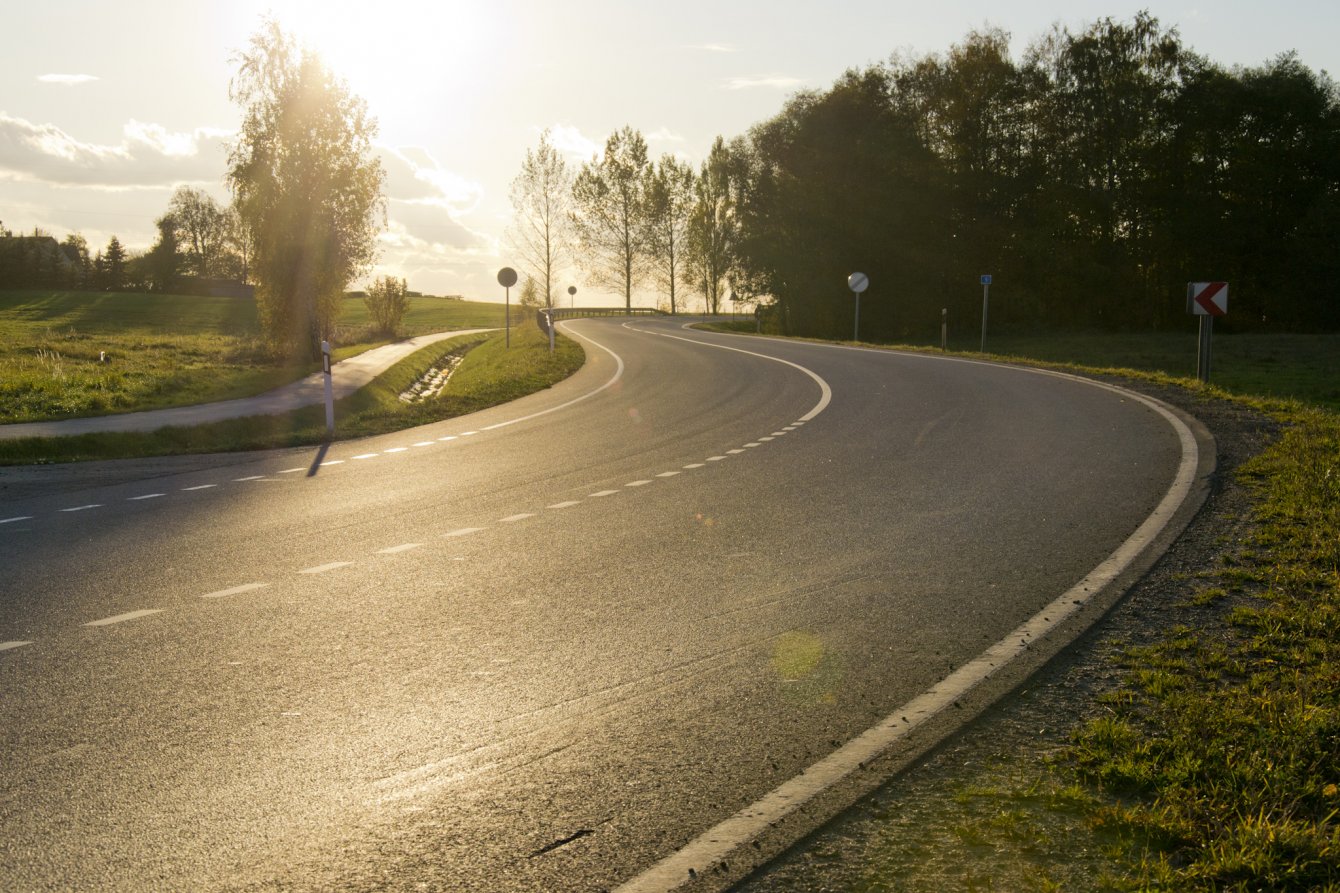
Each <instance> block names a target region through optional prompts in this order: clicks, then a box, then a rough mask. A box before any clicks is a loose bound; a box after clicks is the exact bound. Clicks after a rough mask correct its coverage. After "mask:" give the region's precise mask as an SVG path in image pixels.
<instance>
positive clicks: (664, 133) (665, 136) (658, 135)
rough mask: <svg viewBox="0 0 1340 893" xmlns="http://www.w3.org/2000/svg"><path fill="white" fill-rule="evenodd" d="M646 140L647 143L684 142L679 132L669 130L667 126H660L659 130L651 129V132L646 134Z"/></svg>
mask: <svg viewBox="0 0 1340 893" xmlns="http://www.w3.org/2000/svg"><path fill="white" fill-rule="evenodd" d="M647 142H649V143H682V142H684V137H682V136H680V135H679V134H677V133H675V132H673V131H672V130H670V128H668V127H662V128H660V129H659V130H653V131H652V132H651V133H649V134H647Z"/></svg>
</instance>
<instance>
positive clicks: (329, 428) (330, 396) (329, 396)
mask: <svg viewBox="0 0 1340 893" xmlns="http://www.w3.org/2000/svg"><path fill="white" fill-rule="evenodd" d="M321 369H322V371H323V372H325V373H326V375H325V378H326V433H327V434H332V435H333V434H334V433H335V387H334V385H333V384H332V383H331V380H330V342H329V341H322V342H321Z"/></svg>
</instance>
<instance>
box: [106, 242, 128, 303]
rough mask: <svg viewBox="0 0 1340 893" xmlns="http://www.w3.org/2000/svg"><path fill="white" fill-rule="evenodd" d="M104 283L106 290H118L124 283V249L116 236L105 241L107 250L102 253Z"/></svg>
mask: <svg viewBox="0 0 1340 893" xmlns="http://www.w3.org/2000/svg"><path fill="white" fill-rule="evenodd" d="M102 260H103V264H104V266H103V270H104V274H103V275H104V285H103V287H104V288H105V289H106V290H107V291H118V290H120V288H121V287H122V286H124V285H125V284H126V249H125V248H123V247H122V246H121V240H120V239H118V238H117V237H116V236H112V238H111V239H110V240H109V241H108V242H107V250H106V252H104V253H103V255H102Z"/></svg>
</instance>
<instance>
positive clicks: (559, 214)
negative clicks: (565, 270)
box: [508, 129, 572, 307]
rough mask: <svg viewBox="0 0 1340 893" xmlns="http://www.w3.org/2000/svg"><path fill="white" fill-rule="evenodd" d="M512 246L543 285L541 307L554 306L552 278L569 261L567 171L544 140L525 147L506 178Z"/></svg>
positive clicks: (569, 177) (569, 178) (569, 175)
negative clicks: (513, 175)
mask: <svg viewBox="0 0 1340 893" xmlns="http://www.w3.org/2000/svg"><path fill="white" fill-rule="evenodd" d="M512 212H513V217H512V226H511V228H510V229H509V231H508V234H509V236H510V238H511V241H512V245H513V247H514V248H515V249H516V251H517V253H518V254H519V255H520V257H521V264H522V266H523V267H524V268H525V269H526V271H527V272H528V273H529V274H530V275H532V276H534V277H535V278H536V280H538V281H539V282H540V283H542V284H543V286H544V305H545V306H546V307H552V306H553V305H554V278H555V277H556V275H557V273H558V271H559V270H560V269H561V268H562V267H564V266H566V265H567V263H568V262H569V260H570V259H571V244H570V238H571V232H570V231H571V228H572V172H571V171H570V170H569V169H568V165H567V162H566V161H564V159H563V156H562V155H560V154H559V152H558V150H557V149H555V148H554V145H553V143H552V142H550V140H549V131H548V130H547V129H546V130H545V131H544V132H543V133H541V134H540V145H539V146H538V147H537V148H536V149H535V150H534V151H532V150H530V149H527V150H526V160H525V161H523V162H522V163H521V173H519V174H517V176H516V179H515V180H513V181H512Z"/></svg>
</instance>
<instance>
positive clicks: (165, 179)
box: [0, 112, 230, 190]
mask: <svg viewBox="0 0 1340 893" xmlns="http://www.w3.org/2000/svg"><path fill="white" fill-rule="evenodd" d="M122 133H123V136H124V139H123V140H122V141H121V143H120V144H118V145H114V146H108V145H99V144H96V143H87V142H83V141H82V140H79V139H77V138H76V137H74V136H72V135H70V134H69V133H66V132H65V131H64V130H62V129H60V128H59V127H57V126H56V125H54V124H34V123H33V122H31V121H26V120H24V119H23V118H15V117H11V116H9V115H6V114H4V113H3V112H0V174H4V175H6V176H8V177H9V178H12V179H18V180H35V181H39V182H43V183H48V184H51V185H54V186H81V187H89V188H95V189H112V190H119V189H134V188H161V187H170V186H173V185H176V184H178V183H214V182H218V181H219V180H221V179H222V178H223V175H224V172H225V170H226V167H227V158H228V149H227V141H228V137H229V136H230V134H229V133H228V132H227V131H224V130H219V129H216V128H207V127H202V128H198V129H196V130H195V131H193V132H191V133H175V132H172V131H169V130H167V129H166V128H164V127H162V126H161V125H158V124H145V123H143V122H140V121H134V120H132V121H130V122H129V123H127V124H126V125H125V127H124V128H123V129H122Z"/></svg>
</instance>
